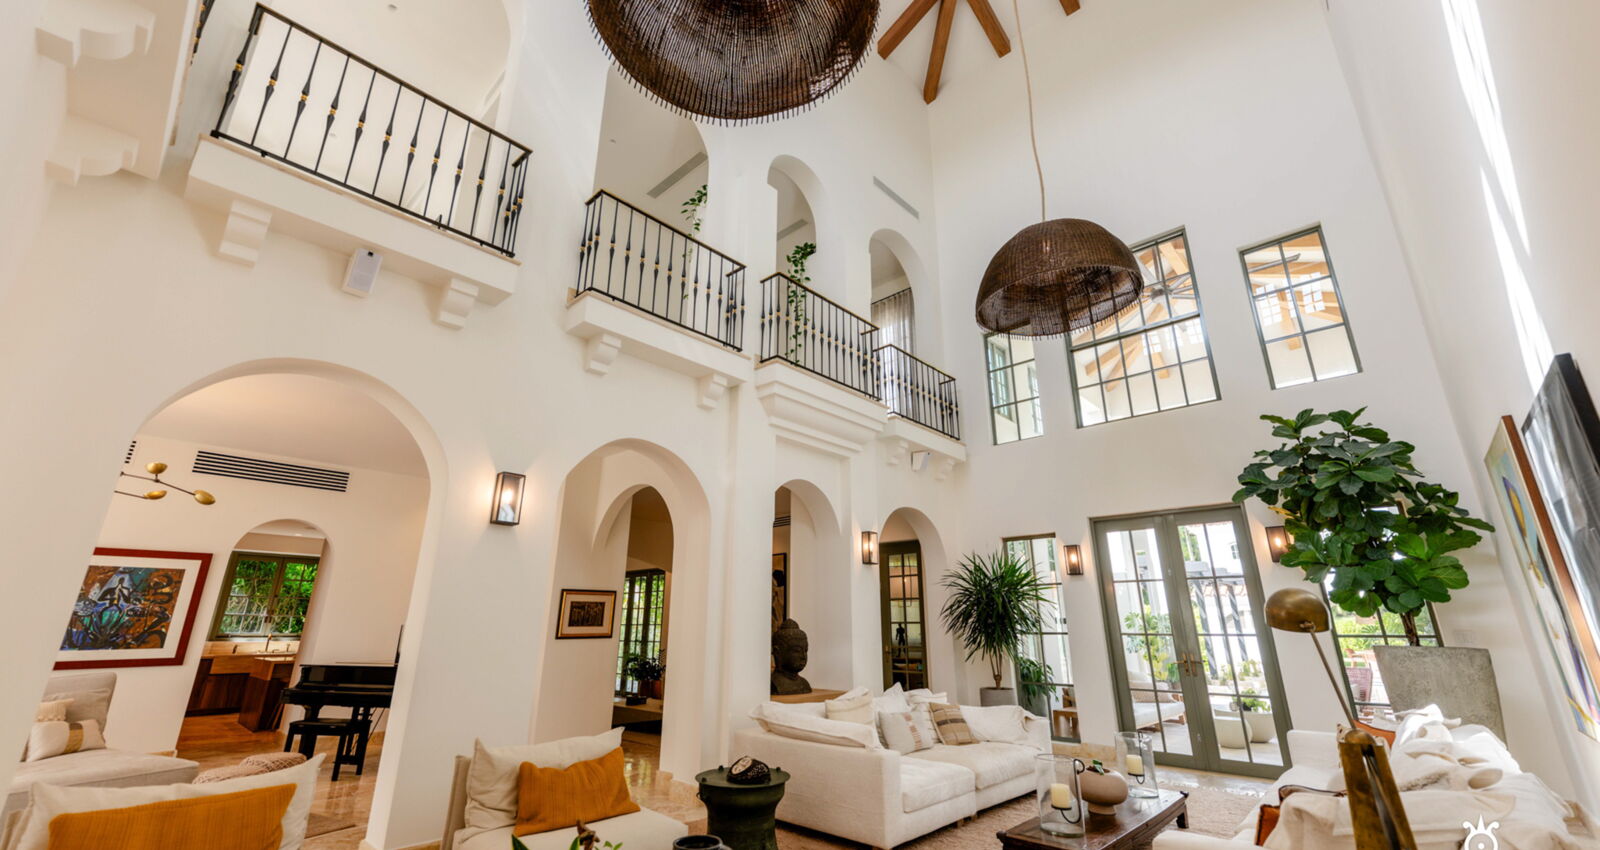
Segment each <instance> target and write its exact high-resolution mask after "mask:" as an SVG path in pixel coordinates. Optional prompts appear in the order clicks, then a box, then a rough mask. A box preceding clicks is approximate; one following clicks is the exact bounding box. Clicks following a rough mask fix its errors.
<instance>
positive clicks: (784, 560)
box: [772, 480, 853, 690]
mask: <svg viewBox="0 0 1600 850" xmlns="http://www.w3.org/2000/svg"><path fill="white" fill-rule="evenodd" d="M849 554H850V550H849V547H847V546H845V545H844V542H843V533H842V532H841V531H840V528H839V521H838V518H837V514H836V513H835V512H834V510H833V505H832V504H831V503H830V502H829V501H828V497H827V496H826V495H825V494H824V493H823V492H822V490H821V488H819V487H817V485H815V484H813V483H811V482H809V481H804V480H795V481H790V482H788V483H786V484H784V485H783V486H781V487H779V488H778V489H777V491H776V492H775V493H774V494H773V522H772V570H773V611H772V627H773V629H774V630H775V629H776V628H777V627H778V625H779V624H780V623H782V622H783V620H784V619H785V618H788V619H792V620H794V621H795V622H796V623H798V624H799V625H800V627H801V628H802V629H804V630H805V631H806V633H807V634H808V635H809V636H810V641H809V644H810V648H809V654H808V657H807V661H806V668H805V671H804V672H803V675H804V676H805V677H806V679H807V680H809V681H810V682H811V685H812V687H813V688H819V689H830V690H848V689H849V687H850V685H851V682H852V681H853V677H852V675H851V670H850V664H851V660H850V640H849V635H850V633H851V629H850V605H849V600H848V598H846V596H845V594H846V590H845V588H847V587H848V583H849V578H850V576H849V572H848V569H847V566H846V565H847V564H848V563H849V561H850V558H849Z"/></svg>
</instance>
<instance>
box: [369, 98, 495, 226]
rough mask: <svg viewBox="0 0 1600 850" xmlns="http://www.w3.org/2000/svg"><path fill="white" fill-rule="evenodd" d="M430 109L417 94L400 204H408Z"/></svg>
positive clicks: (399, 197)
mask: <svg viewBox="0 0 1600 850" xmlns="http://www.w3.org/2000/svg"><path fill="white" fill-rule="evenodd" d="M427 111H428V101H427V100H425V99H424V98H423V97H422V95H420V94H419V95H417V123H416V125H415V126H413V127H412V128H411V144H409V145H406V171H405V174H403V175H401V177H400V194H399V195H397V196H395V199H394V202H395V203H397V204H399V205H400V206H402V207H403V206H405V205H406V185H407V184H408V183H410V182H411V163H413V162H415V161H416V159H417V136H418V134H420V133H421V132H422V114H423V113H425V112H427ZM510 224H511V222H510V219H509V218H508V219H507V220H506V226H507V229H509V228H510Z"/></svg>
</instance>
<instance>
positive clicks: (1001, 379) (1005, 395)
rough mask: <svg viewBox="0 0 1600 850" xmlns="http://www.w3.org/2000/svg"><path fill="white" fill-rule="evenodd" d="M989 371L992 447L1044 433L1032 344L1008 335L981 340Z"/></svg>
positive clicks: (1025, 338)
mask: <svg viewBox="0 0 1600 850" xmlns="http://www.w3.org/2000/svg"><path fill="white" fill-rule="evenodd" d="M983 351H984V362H985V364H986V365H987V367H988V370H989V408H990V410H989V412H990V416H989V418H990V420H991V423H992V426H993V430H994V443H995V445H997V446H998V445H1001V444H1004V443H1014V442H1016V441H1017V440H1026V439H1028V438H1030V437H1037V436H1039V435H1040V434H1043V433H1044V416H1043V411H1042V410H1041V408H1040V406H1039V371H1038V365H1037V364H1036V363H1035V362H1034V350H1033V340H1032V339H1029V338H1028V337H1022V336H1010V335H1008V334H988V335H987V336H985V337H984V338H983Z"/></svg>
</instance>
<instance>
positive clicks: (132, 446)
mask: <svg viewBox="0 0 1600 850" xmlns="http://www.w3.org/2000/svg"><path fill="white" fill-rule="evenodd" d="M138 448H139V441H138V440H129V441H128V453H127V454H126V455H124V456H123V458H122V465H123V466H127V465H128V464H130V463H133V453H134V451H135V450H137V449H138Z"/></svg>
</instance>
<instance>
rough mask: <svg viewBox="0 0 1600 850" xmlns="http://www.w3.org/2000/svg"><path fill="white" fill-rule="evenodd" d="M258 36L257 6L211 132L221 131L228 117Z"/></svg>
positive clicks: (234, 61)
mask: <svg viewBox="0 0 1600 850" xmlns="http://www.w3.org/2000/svg"><path fill="white" fill-rule="evenodd" d="M260 34H261V7H260V6H257V7H256V11H255V14H253V15H251V16H250V31H249V32H248V33H246V34H245V39H244V46H243V47H241V48H239V58H237V59H235V60H233V73H232V74H231V75H229V77H228V91H227V93H226V94H224V95H223V96H222V111H221V112H218V113H217V126H216V127H215V128H214V129H213V132H218V133H220V132H221V131H222V122H223V121H225V120H227V117H228V107H230V106H232V105H233V99H234V98H235V97H237V96H238V93H239V78H240V77H241V76H243V75H244V64H245V60H246V59H247V58H248V57H249V54H250V48H251V47H253V46H255V44H256V38H257V36H259V35H260Z"/></svg>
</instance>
